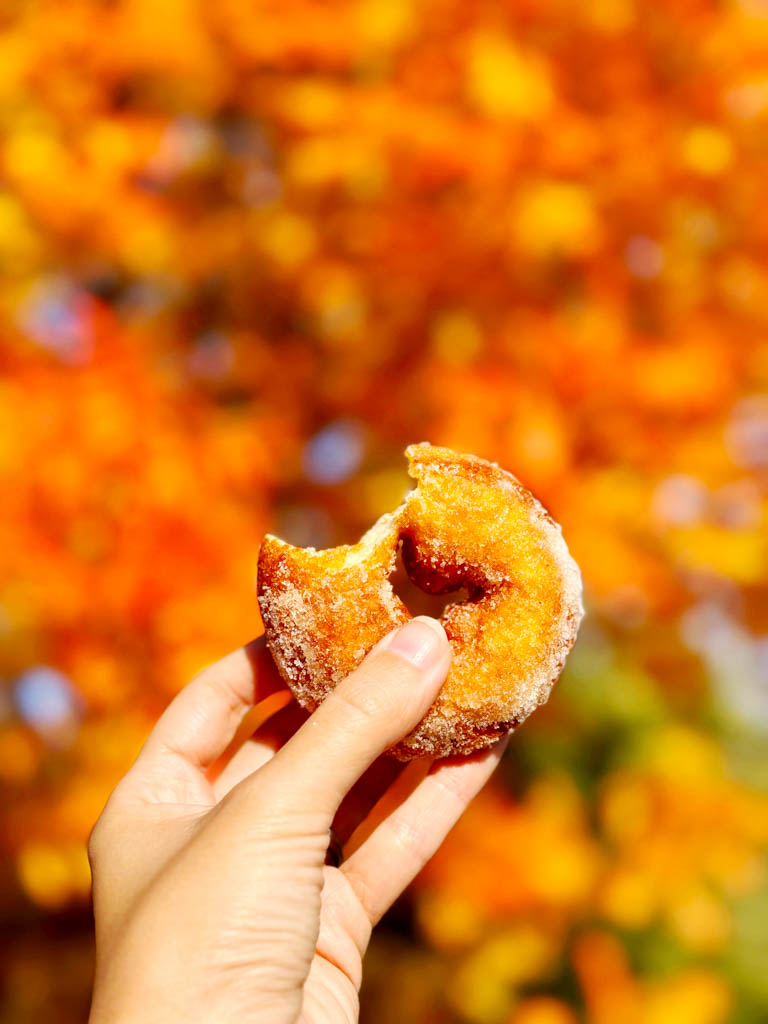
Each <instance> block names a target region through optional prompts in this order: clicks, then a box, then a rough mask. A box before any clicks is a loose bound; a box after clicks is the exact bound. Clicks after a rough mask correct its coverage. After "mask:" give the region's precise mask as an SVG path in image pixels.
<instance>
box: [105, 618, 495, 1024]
mask: <svg viewBox="0 0 768 1024" xmlns="http://www.w3.org/2000/svg"><path fill="white" fill-rule="evenodd" d="M449 664H450V647H449V645H448V642H447V640H446V638H445V634H444V632H443V629H442V627H441V626H440V625H439V624H438V623H437V622H436V621H435V620H433V619H427V618H419V619H414V620H411V622H409V623H406V625H405V626H403V627H401V628H400V629H399V630H396V631H395V632H393V633H391V634H390V635H389V636H388V637H386V638H385V639H384V640H382V641H381V643H380V644H378V645H377V646H376V647H375V648H374V649H373V651H372V652H371V653H370V654H369V655H368V657H367V658H366V659H365V661H364V662H363V664H362V665H361V666H360V668H358V669H357V671H355V672H353V673H352V674H351V675H350V676H349V677H348V678H347V679H346V680H344V681H343V682H342V683H340V684H339V686H338V687H337V688H336V689H335V690H334V691H333V692H332V693H331V694H330V695H329V697H328V698H327V699H326V701H325V702H324V703H323V704H322V705H321V707H320V708H318V710H317V711H315V713H314V714H313V715H311V716H307V715H306V714H304V713H303V712H300V711H299V710H298V709H297V706H296V705H295V704H292V705H290V706H289V707H287V708H285V709H284V710H283V711H280V712H279V713H278V714H276V715H275V716H274V718H273V719H272V720H271V721H270V722H268V723H267V726H266V727H265V729H264V730H258V731H257V732H256V734H255V735H254V736H253V737H251V738H250V739H248V740H247V741H246V742H245V743H242V744H238V737H239V734H240V733H239V731H238V727H240V729H242V724H241V723H242V720H243V719H244V717H245V716H246V715H247V714H248V712H249V710H250V709H251V708H252V707H253V706H254V705H255V704H257V703H259V702H260V701H262V700H263V699H264V698H265V697H267V696H269V695H270V694H274V693H275V692H276V691H278V690H279V689H281V688H282V686H283V684H282V682H281V681H280V679H279V677H278V675H277V672H276V670H275V668H274V665H273V664H272V661H271V658H270V656H269V654H268V652H267V650H266V647H265V644H264V641H263V638H262V639H260V640H257V641H254V643H253V644H251V645H249V647H248V648H246V649H244V650H240V651H237V652H235V653H234V654H231V655H229V656H228V657H226V658H224V659H223V661H220V662H219V663H218V664H216V665H213V666H211V667H210V668H208V669H206V670H205V671H203V672H202V673H201V674H200V675H199V676H198V677H197V678H196V679H195V680H194V681H193V682H192V683H190V684H189V686H187V687H186V688H185V689H184V690H183V691H182V692H181V693H180V694H179V695H178V696H177V697H176V699H175V700H174V701H173V702H172V703H171V704H170V706H169V707H168V708H167V710H166V711H165V713H164V714H163V715H162V717H161V718H160V720H159V721H158V723H157V725H156V726H155V728H154V730H153V732H152V733H151V735H150V737H149V739H148V740H147V742H146V744H145V745H144V748H143V749H142V751H141V753H140V754H139V756H138V758H137V760H136V762H135V764H134V765H133V766H132V768H131V769H130V771H129V772H128V774H127V775H126V776H125V777H124V778H123V779H122V781H121V782H120V783H119V785H118V786H117V788H116V789H115V791H114V793H113V794H112V796H111V797H110V799H109V801H108V803H107V806H106V808H105V809H104V811H103V813H102V815H101V817H100V818H99V820H98V822H97V823H96V826H95V828H94V830H93V833H92V835H91V841H90V845H89V855H90V858H91V865H92V870H93V880H94V881H93V894H94V915H95V919H96V950H97V965H96V980H95V985H94V996H93V1005H92V1009H91V1017H90V1024H127V1022H131V1024H134V1022H138V1021H141V1022H142V1024H160V1022H163V1024H171V1022H173V1024H176V1022H181V1021H184V1022H185V1024H194V1022H197V1021H201V1022H202V1021H204V1022H206V1024H210V1022H212V1021H216V1022H217V1024H224V1022H227V1021H237V1022H242V1024H245V1022H259V1024H261V1022H269V1024H283V1022H285V1024H288V1022H291V1024H293V1022H296V1021H301V1022H302V1024H347V1022H353V1021H356V1020H357V1016H358V989H359V986H360V981H361V977H362V957H363V954H364V952H365V949H366V946H367V944H368V940H369V938H370V934H371V928H372V927H373V925H374V924H375V923H376V922H377V921H378V920H379V918H380V917H381V916H382V914H383V913H384V911H385V910H386V909H387V908H388V907H389V906H390V904H391V903H392V902H393V900H394V899H395V898H396V897H397V896H398V895H399V894H400V893H401V892H402V891H403V889H404V888H405V887H406V885H407V884H408V883H409V882H410V881H411V879H412V878H413V877H414V876H415V875H416V873H417V872H418V871H419V870H420V869H421V868H422V867H423V865H424V864H425V863H426V862H427V860H428V859H429V858H430V857H431V856H432V854H433V853H434V852H435V850H436V849H437V847H438V846H439V845H440V843H441V842H442V840H443V838H444V837H445V835H446V833H447V832H448V831H449V829H450V828H451V827H452V825H453V824H454V822H455V821H456V819H457V818H458V817H459V815H460V814H461V812H462V811H463V810H464V808H465V806H466V805H467V803H468V802H469V801H470V799H471V798H472V796H474V794H475V793H476V792H477V791H478V790H479V789H480V787H481V786H482V785H483V783H484V782H485V781H486V779H487V778H488V776H489V775H490V774H491V772H492V770H493V768H494V766H495V764H496V763H497V761H498V759H499V757H500V756H501V753H502V748H503V741H502V742H501V743H499V744H496V746H494V747H492V748H491V749H490V750H489V751H484V752H482V754H480V755H477V756H473V757H470V758H461V759H446V760H443V761H438V762H432V763H430V762H428V761H414V762H411V763H410V764H409V765H408V766H407V767H405V768H402V766H401V765H399V764H398V763H397V762H395V761H393V760H391V759H389V758H381V759H379V755H380V754H381V753H382V751H384V750H386V749H387V748H388V747H389V746H390V745H391V744H393V743H394V742H396V741H397V740H399V739H401V738H402V737H403V736H405V735H406V734H407V733H408V732H409V731H410V730H411V729H412V728H413V726H415V725H416V723H417V722H418V721H419V720H420V719H421V717H422V716H423V715H424V713H425V711H426V710H427V708H428V707H429V705H430V704H431V703H432V701H433V699H434V697H435V696H436V694H437V692H438V690H439V689H440V686H441V684H442V683H443V681H444V679H445V676H446V674H447V671H448V667H449ZM397 773H399V774H397ZM395 776H396V777H395ZM392 778H394V781H391V782H390V780H391V779H392ZM387 783H390V784H389V785H388V788H386V789H384V791H383V793H382V792H381V791H382V788H383V786H385V785H386V784H387ZM371 805H373V806H371ZM332 825H333V826H334V828H335V829H336V830H338V831H339V832H341V839H342V840H346V841H345V842H344V845H343V855H344V859H343V861H342V862H341V863H340V864H339V866H332V865H329V864H327V863H326V855H327V850H328V845H329V835H330V829H331V826H332Z"/></svg>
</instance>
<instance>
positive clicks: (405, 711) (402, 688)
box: [331, 651, 421, 722]
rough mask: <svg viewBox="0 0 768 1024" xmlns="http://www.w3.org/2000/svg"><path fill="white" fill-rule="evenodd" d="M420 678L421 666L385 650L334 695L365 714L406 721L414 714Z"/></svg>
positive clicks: (346, 704) (350, 678) (356, 672)
mask: <svg viewBox="0 0 768 1024" xmlns="http://www.w3.org/2000/svg"><path fill="white" fill-rule="evenodd" d="M420 678H421V672H420V670H419V669H418V668H416V667H415V666H413V665H409V664H408V662H406V661H404V660H403V659H402V658H398V657H397V656H396V655H393V654H390V653H388V652H387V651H382V652H381V653H380V654H378V655H377V656H376V657H375V658H374V659H372V660H371V662H369V663H367V664H364V665H362V666H361V667H360V668H359V669H357V671H355V672H353V673H352V674H351V675H350V676H348V677H347V679H345V680H344V682H343V683H341V684H340V685H339V686H338V687H337V688H336V689H335V690H334V691H333V693H332V694H331V696H332V697H334V696H335V698H336V700H337V701H339V702H341V703H342V704H343V705H345V706H346V707H348V708H351V709H352V711H353V712H354V713H355V714H357V715H359V716H361V717H364V718H367V719H377V720H381V719H382V718H386V719H387V720H391V721H395V722H398V721H400V720H403V721H406V720H409V719H410V717H411V716H412V709H413V704H414V697H415V696H416V694H417V693H418V683H419V680H420Z"/></svg>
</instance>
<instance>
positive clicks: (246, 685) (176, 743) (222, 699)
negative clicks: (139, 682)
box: [137, 637, 284, 772]
mask: <svg viewBox="0 0 768 1024" xmlns="http://www.w3.org/2000/svg"><path fill="white" fill-rule="evenodd" d="M283 686H284V684H283V682H282V680H281V679H280V676H279V675H278V672H277V669H276V668H275V666H274V664H273V662H272V658H271V657H270V655H269V653H268V651H267V648H266V644H265V641H264V638H263V637H260V638H259V639H258V640H254V641H253V642H252V643H250V644H248V645H247V646H246V647H244V648H241V649H240V650H237V651H234V652H233V653H232V654H228V655H227V657H226V658H223V659H222V660H221V661H219V662H217V663H216V664H215V665H210V666H209V667H208V668H206V669H203V671H202V672H201V673H200V674H199V675H198V676H196V677H195V678H194V679H193V680H192V682H191V683H189V685H188V686H186V687H185V688H184V689H183V690H182V691H181V693H179V694H178V696H177V697H175V698H174V700H173V701H171V703H170V704H169V705H168V707H167V708H166V710H165V711H164V712H163V714H162V715H161V717H160V719H159V720H158V722H157V725H156V726H155V728H154V729H153V730H152V732H151V734H150V736H149V738H148V740H147V742H146V743H145V744H144V747H143V749H142V751H141V753H140V754H139V758H138V761H137V764H139V763H141V764H143V765H146V763H147V762H148V761H151V760H163V759H164V758H168V757H171V758H182V759H183V760H184V761H185V762H187V763H188V764H190V765H192V766H193V767H194V768H197V769H199V770H200V771H203V772H204V771H205V770H206V769H207V768H208V767H209V766H210V765H211V764H212V763H213V762H214V761H215V760H216V758H217V757H219V756H220V755H221V754H222V753H223V752H224V750H226V748H227V746H228V744H229V743H230V741H231V740H232V738H233V736H234V735H235V733H236V731H237V728H238V725H239V724H240V722H241V721H242V719H243V717H244V716H245V715H246V714H247V712H248V711H249V710H250V709H251V708H252V707H253V705H254V704H257V703H258V702H259V701H261V700H263V699H264V698H265V697H267V696H269V694H271V693H274V692H275V691H276V690H279V689H281V688H283Z"/></svg>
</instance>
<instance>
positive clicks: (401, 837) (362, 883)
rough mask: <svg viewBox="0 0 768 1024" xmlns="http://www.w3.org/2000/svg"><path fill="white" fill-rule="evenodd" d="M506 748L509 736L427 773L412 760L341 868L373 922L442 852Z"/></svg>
mask: <svg viewBox="0 0 768 1024" xmlns="http://www.w3.org/2000/svg"><path fill="white" fill-rule="evenodd" d="M506 744H507V737H505V738H504V739H502V740H500V741H499V742H498V743H496V744H494V746H492V747H491V748H490V749H489V750H486V751H483V752H482V753H481V754H479V755H474V756H472V757H469V758H463V759H462V760H453V761H435V762H434V764H433V765H432V767H431V768H430V769H429V770H428V771H427V774H424V772H425V767H424V764H423V763H419V762H412V764H410V765H409V766H408V769H406V771H405V772H403V774H402V775H400V776H399V778H398V779H397V780H396V781H395V782H394V783H393V785H392V786H391V788H390V789H389V790H388V791H387V792H386V793H385V794H384V796H383V797H382V798H381V800H380V801H379V803H378V804H377V805H376V807H375V808H374V809H373V811H372V812H371V816H370V819H369V820H366V821H365V822H363V823H362V825H361V826H360V828H359V829H358V830H357V832H356V833H355V834H354V835H353V836H352V838H351V839H350V842H349V843H348V844H347V847H346V849H345V854H346V859H345V860H344V862H343V863H342V865H341V868H340V870H341V871H342V872H343V873H344V874H345V876H346V877H347V880H348V881H349V883H350V885H351V886H352V888H353V889H354V890H355V892H356V894H357V897H358V899H359V900H360V902H361V903H362V905H363V907H364V908H365V910H366V912H367V914H368V916H369V918H370V921H371V924H375V923H376V922H377V921H378V920H379V918H380V917H381V916H382V914H383V913H384V911H385V910H387V909H388V908H389V906H390V905H391V904H392V903H393V902H394V900H395V899H396V898H397V897H398V896H399V895H400V893H401V892H402V891H403V890H404V889H405V887H406V886H407V885H408V884H409V882H411V881H412V879H413V878H414V877H415V876H416V875H417V874H418V873H419V871H421V869H422V868H423V867H424V865H425V864H426V863H427V861H428V860H429V859H430V857H431V856H432V855H433V853H434V852H435V851H436V850H437V848H438V846H440V844H441V843H442V841H443V839H444V838H445V837H446V835H447V834H448V832H449V831H450V830H451V828H452V827H453V826H454V824H455V823H456V821H457V820H458V818H459V817H460V816H461V814H462V812H463V811H464V809H465V807H466V806H467V804H468V803H469V802H470V800H471V799H472V797H473V796H475V794H476V793H477V792H478V791H479V790H480V789H482V787H483V786H484V785H485V783H486V782H487V780H488V778H489V776H490V775H491V773H492V772H493V770H494V768H495V767H496V765H497V764H498V762H499V760H500V758H501V755H502V754H503V752H504V748H505V747H506ZM420 776H421V778H420ZM350 850H351V851H352V852H351V853H348V852H347V851H350Z"/></svg>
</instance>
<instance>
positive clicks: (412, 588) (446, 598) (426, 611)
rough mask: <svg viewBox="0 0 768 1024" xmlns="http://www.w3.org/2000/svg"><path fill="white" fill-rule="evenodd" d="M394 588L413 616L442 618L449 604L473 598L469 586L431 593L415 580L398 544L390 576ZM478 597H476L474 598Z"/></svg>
mask: <svg viewBox="0 0 768 1024" xmlns="http://www.w3.org/2000/svg"><path fill="white" fill-rule="evenodd" d="M389 582H390V584H391V586H392V590H393V591H394V592H395V594H396V595H397V596H398V597H399V598H400V600H401V601H402V602H403V604H404V605H405V607H406V608H407V609H408V612H409V614H410V615H412V616H414V617H415V616H417V615H429V616H431V618H433V619H440V618H442V616H443V612H444V611H445V609H446V608H447V607H448V605H449V604H463V603H464V602H465V601H469V600H472V599H473V595H471V594H470V591H469V589H468V588H467V587H460V588H459V589H457V590H450V591H448V592H446V593H443V594H429V593H427V591H425V590H422V589H421V587H420V586H418V585H417V584H416V583H414V582H413V580H412V579H411V578H410V576H409V575H408V573H407V571H406V568H405V563H404V562H403V548H402V545H401V544H400V545H398V549H397V563H396V565H395V568H394V569H393V571H392V573H391V574H390V577H389ZM474 599H476V598H474Z"/></svg>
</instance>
